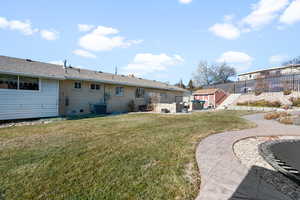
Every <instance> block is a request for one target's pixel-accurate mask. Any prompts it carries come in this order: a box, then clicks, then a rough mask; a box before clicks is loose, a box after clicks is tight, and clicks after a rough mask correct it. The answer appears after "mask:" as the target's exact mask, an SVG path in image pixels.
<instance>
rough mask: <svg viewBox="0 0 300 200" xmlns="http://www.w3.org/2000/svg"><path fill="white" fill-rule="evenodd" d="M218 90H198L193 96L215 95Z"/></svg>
mask: <svg viewBox="0 0 300 200" xmlns="http://www.w3.org/2000/svg"><path fill="white" fill-rule="evenodd" d="M218 90H220V89H217V88H209V89H201V90H197V91H195V92H193V95H207V94H214V93H216V92H217V91H218Z"/></svg>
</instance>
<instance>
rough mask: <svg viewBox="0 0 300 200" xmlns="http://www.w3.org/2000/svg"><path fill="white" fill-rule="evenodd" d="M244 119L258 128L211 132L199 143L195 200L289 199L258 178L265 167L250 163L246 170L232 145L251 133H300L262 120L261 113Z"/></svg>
mask: <svg viewBox="0 0 300 200" xmlns="http://www.w3.org/2000/svg"><path fill="white" fill-rule="evenodd" d="M244 118H245V119H247V120H249V121H251V122H253V123H256V124H257V127H256V128H253V129H248V130H241V131H232V132H224V133H220V134H216V135H212V136H209V137H207V138H206V139H204V140H202V141H201V142H200V144H199V145H198V147H197V152H196V158H197V162H198V166H199V170H200V173H201V189H200V192H199V195H198V197H197V198H196V200H226V199H231V200H239V199H255V200H292V199H291V198H289V197H287V196H285V195H284V194H282V193H280V192H278V191H277V190H276V189H275V188H274V187H273V186H272V185H270V184H267V183H265V182H264V180H262V179H261V178H260V176H259V173H260V171H261V170H265V169H264V168H261V167H257V166H253V167H252V168H251V169H250V170H249V169H247V168H246V167H245V166H243V165H242V164H241V163H240V161H239V160H238V159H237V158H236V156H235V154H234V152H233V145H234V143H235V142H237V141H239V140H241V139H244V138H247V137H252V136H292V135H293V136H299V135H300V127H299V126H293V125H283V124H280V123H278V122H276V121H267V120H264V118H263V114H255V115H249V116H245V117H244Z"/></svg>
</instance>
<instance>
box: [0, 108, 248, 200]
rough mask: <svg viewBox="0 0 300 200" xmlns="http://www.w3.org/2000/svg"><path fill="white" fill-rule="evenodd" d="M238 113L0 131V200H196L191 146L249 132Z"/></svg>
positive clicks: (64, 123) (113, 119) (92, 121)
mask: <svg viewBox="0 0 300 200" xmlns="http://www.w3.org/2000/svg"><path fill="white" fill-rule="evenodd" d="M242 114H245V112H233V111H232V112H231V111H224V112H217V113H195V114H192V115H155V114H128V115H119V116H112V117H99V118H89V119H81V120H69V121H59V122H55V123H51V124H44V125H35V126H23V127H11V128H4V129H0V177H1V178H0V199H1V200H2V199H5V200H10V199H15V200H26V199H42V200H60V199H64V200H92V199H93V200H94V199H95V200H96V199H97V200H98V199H99V200H100V199H101V200H102V199H107V200H108V199H111V200H118V199H130V200H131V199H132V200H135V199H143V200H144V199H166V200H169V199H178V200H182V199H194V198H195V196H196V195H197V192H198V190H199V184H200V175H199V173H198V169H197V165H196V161H195V149H196V145H197V143H198V142H199V141H200V140H201V139H203V138H204V137H206V136H208V135H209V134H213V133H217V132H222V131H225V130H235V129H242V128H249V127H251V126H253V124H249V123H247V122H246V121H245V120H243V119H241V118H240V116H241V115H242ZM203 164H204V165H205V163H203Z"/></svg>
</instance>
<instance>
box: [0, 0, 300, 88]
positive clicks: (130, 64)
mask: <svg viewBox="0 0 300 200" xmlns="http://www.w3.org/2000/svg"><path fill="white" fill-rule="evenodd" d="M299 10H300V0H252V1H251V0H243V1H237V0H226V1H220V0H211V1H202V0H163V1H162V0H143V1H142V0H109V1H108V0H106V1H105V0H86V1H71V0H65V1H58V0H51V1H50V0H43V1H33V0H26V1H16V0H10V1H6V2H1V7H0V38H1V40H0V41H1V42H0V54H1V55H7V56H13V57H20V58H30V59H33V60H39V61H44V62H54V63H60V62H61V61H62V60H64V59H67V60H68V63H69V64H71V65H73V66H80V67H83V68H88V69H93V70H101V71H105V72H114V70H115V67H116V66H117V67H118V71H119V73H124V74H130V73H134V74H136V75H137V76H141V77H144V78H148V79H156V80H160V81H169V82H170V83H176V82H178V81H179V80H180V79H183V81H184V82H187V81H188V80H189V79H190V78H191V77H192V73H193V72H194V71H195V69H196V67H197V64H198V62H199V61H200V60H207V61H208V62H222V61H226V62H227V63H229V64H230V65H232V66H234V67H236V69H237V70H238V72H245V71H249V70H255V69H260V68H266V67H270V66H276V65H279V64H280V63H281V62H282V61H284V60H286V59H288V58H291V57H295V56H299V55H300V51H299V46H300V45H299V42H300V40H299V35H300V12H299Z"/></svg>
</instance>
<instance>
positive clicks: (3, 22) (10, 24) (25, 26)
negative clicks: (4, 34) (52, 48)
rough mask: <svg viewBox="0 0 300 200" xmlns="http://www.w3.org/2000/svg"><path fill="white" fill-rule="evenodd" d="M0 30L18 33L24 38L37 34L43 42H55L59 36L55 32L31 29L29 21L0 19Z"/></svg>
mask: <svg viewBox="0 0 300 200" xmlns="http://www.w3.org/2000/svg"><path fill="white" fill-rule="evenodd" d="M0 29H7V30H12V31H18V32H20V33H22V34H23V35H26V36H30V35H33V34H35V33H37V32H39V33H40V35H41V37H42V38H43V39H45V40H56V39H58V35H59V33H58V32H57V31H53V30H45V29H43V30H39V29H38V28H33V27H32V25H31V22H30V21H29V20H25V21H20V20H8V19H6V18H5V17H0Z"/></svg>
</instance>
